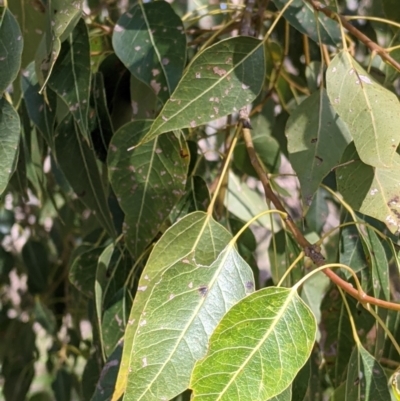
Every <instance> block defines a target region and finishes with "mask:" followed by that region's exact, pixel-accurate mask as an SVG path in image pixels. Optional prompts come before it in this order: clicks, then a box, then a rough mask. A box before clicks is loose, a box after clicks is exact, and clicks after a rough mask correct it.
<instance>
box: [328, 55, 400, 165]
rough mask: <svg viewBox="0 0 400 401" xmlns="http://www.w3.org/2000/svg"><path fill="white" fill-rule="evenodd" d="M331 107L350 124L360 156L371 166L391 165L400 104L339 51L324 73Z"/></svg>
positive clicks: (397, 138)
mask: <svg viewBox="0 0 400 401" xmlns="http://www.w3.org/2000/svg"><path fill="white" fill-rule="evenodd" d="M326 82H327V87H328V96H329V99H330V101H331V104H332V106H333V108H334V109H335V110H336V112H337V113H338V114H339V116H340V117H341V119H342V120H343V121H344V122H345V123H346V124H347V126H348V127H349V130H350V133H351V135H352V137H353V139H354V143H355V145H356V148H357V151H358V154H359V157H360V158H361V160H362V161H363V162H364V163H365V164H369V165H371V166H373V167H381V168H382V167H386V168H387V167H391V166H392V164H393V162H394V158H395V153H396V149H397V147H398V146H399V143H400V134H399V126H400V105H399V101H398V99H397V97H396V95H395V94H394V93H392V92H390V91H389V90H387V89H385V88H384V87H383V86H381V85H380V84H378V83H377V82H376V81H375V80H374V79H373V78H372V77H371V76H370V75H369V74H368V73H367V72H366V71H365V70H364V69H363V68H362V67H361V66H360V65H359V64H358V63H357V62H356V61H355V60H354V59H353V58H352V57H351V55H350V54H349V53H348V52H346V51H342V52H340V53H339V54H338V55H337V56H336V57H335V58H334V59H333V60H332V62H331V64H330V65H329V68H328V70H327V73H326Z"/></svg>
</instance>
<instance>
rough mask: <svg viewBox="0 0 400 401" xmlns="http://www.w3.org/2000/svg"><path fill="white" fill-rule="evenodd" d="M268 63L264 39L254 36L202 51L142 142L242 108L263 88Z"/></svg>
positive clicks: (219, 44) (220, 43)
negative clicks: (266, 61) (261, 40)
mask: <svg viewBox="0 0 400 401" xmlns="http://www.w3.org/2000/svg"><path fill="white" fill-rule="evenodd" d="M264 64H265V59H264V48H263V46H262V42H260V41H259V40H257V39H254V38H250V37H240V36H239V37H234V38H229V39H226V40H222V41H221V42H218V43H217V44H215V45H213V46H211V47H209V48H207V49H205V50H204V51H202V52H200V53H199V54H198V55H197V56H196V58H195V59H194V60H193V61H192V63H191V64H190V65H189V67H188V68H187V69H186V72H185V74H184V76H183V77H182V79H181V81H180V82H179V84H178V86H177V88H176V90H175V91H174V93H173V94H172V95H171V97H170V99H169V100H168V102H167V103H166V104H165V106H164V108H163V109H162V110H161V112H160V115H159V116H158V117H157V118H156V120H155V121H154V123H153V125H152V127H151V129H150V132H149V133H148V134H147V135H145V137H144V138H143V139H142V142H147V141H149V140H151V139H152V138H154V137H156V136H157V135H160V134H162V133H164V132H167V131H171V130H175V129H178V128H186V127H192V128H193V127H197V126H198V125H201V124H204V123H207V122H209V121H210V120H215V119H217V118H220V117H223V116H226V115H227V114H230V113H234V112H238V111H239V110H240V108H241V107H243V106H245V105H247V104H249V103H251V102H252V101H253V100H254V99H255V98H256V97H257V95H258V93H259V92H260V90H261V87H262V84H263V82H264V74H265V66H264Z"/></svg>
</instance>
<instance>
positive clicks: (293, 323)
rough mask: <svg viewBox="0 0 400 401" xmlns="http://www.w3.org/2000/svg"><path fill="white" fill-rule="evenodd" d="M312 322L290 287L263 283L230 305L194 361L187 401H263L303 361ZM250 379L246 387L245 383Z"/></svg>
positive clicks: (312, 337)
mask: <svg viewBox="0 0 400 401" xmlns="http://www.w3.org/2000/svg"><path fill="white" fill-rule="evenodd" d="M316 331H317V326H316V322H315V318H314V316H313V314H312V313H311V311H310V310H309V308H308V307H307V306H306V305H305V304H304V302H303V301H302V300H301V298H300V297H299V296H298V294H297V292H296V290H293V289H287V288H277V287H268V288H265V289H263V290H260V291H257V292H256V293H254V294H252V295H249V296H248V297H246V298H245V299H243V300H242V301H240V302H238V303H237V304H236V305H234V306H233V307H232V308H231V309H230V310H229V311H228V313H227V314H226V315H225V316H224V317H223V319H222V320H221V322H220V323H219V324H218V326H217V328H216V329H215V331H214V333H213V334H212V336H211V338H210V344H209V348H208V353H207V355H206V357H205V358H204V359H202V360H200V361H199V362H197V363H196V366H195V368H194V370H193V374H192V378H191V383H190V388H191V389H192V390H193V395H194V396H193V401H197V400H199V399H202V400H210V401H211V400H221V401H224V400H230V401H235V400H246V401H247V400H253V401H257V400H259V401H263V400H268V399H270V398H271V397H274V396H276V395H278V394H279V393H281V392H282V391H283V390H284V389H285V388H286V387H288V386H289V384H290V383H291V382H292V381H293V380H294V378H295V377H296V375H297V373H298V372H299V370H300V369H301V367H302V366H303V365H304V364H305V363H306V361H307V359H308V357H309V356H310V354H311V350H312V348H313V346H314V340H315V335H316ZM249 383H252V385H249Z"/></svg>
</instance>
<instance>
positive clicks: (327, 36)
mask: <svg viewBox="0 0 400 401" xmlns="http://www.w3.org/2000/svg"><path fill="white" fill-rule="evenodd" d="M272 1H273V2H274V4H275V5H276V7H277V8H278V9H279V10H282V8H283V7H284V6H285V5H286V0H272ZM283 16H284V17H285V18H286V19H287V20H288V22H289V23H290V24H291V25H293V26H294V27H295V28H296V29H297V30H299V31H300V32H301V33H304V34H305V35H307V36H309V37H310V38H311V39H312V40H314V41H315V42H317V43H319V38H318V31H319V32H320V35H321V41H322V43H325V44H327V45H332V46H337V45H338V44H339V43H341V40H342V39H341V38H342V35H341V34H340V28H339V26H338V23H337V21H333V20H332V19H330V18H328V17H327V16H326V15H324V14H323V13H318V12H317V18H316V17H315V13H314V8H313V6H312V5H311V4H310V3H309V2H308V1H304V0H294V1H293V2H292V4H291V5H290V6H289V8H288V9H287V10H286V11H285V12H284V14H283Z"/></svg>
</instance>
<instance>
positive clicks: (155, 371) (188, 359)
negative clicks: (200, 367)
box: [113, 212, 254, 401]
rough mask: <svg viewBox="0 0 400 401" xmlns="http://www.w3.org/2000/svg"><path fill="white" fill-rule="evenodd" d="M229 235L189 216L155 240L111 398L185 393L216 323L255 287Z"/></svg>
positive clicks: (203, 217)
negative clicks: (191, 374) (172, 317)
mask: <svg viewBox="0 0 400 401" xmlns="http://www.w3.org/2000/svg"><path fill="white" fill-rule="evenodd" d="M230 238H231V236H230V234H229V233H228V232H227V231H226V230H225V229H224V228H223V227H222V226H221V225H220V224H218V223H217V222H215V221H214V220H213V219H212V218H211V217H210V216H209V215H207V214H206V213H203V212H195V213H192V214H189V215H187V216H185V217H183V218H182V219H181V220H180V221H179V222H177V223H176V224H174V225H173V226H172V227H171V228H170V229H169V230H167V231H166V232H165V234H164V235H163V236H162V237H161V239H160V240H159V241H158V242H157V244H156V246H155V248H154V250H153V252H152V253H151V255H150V258H149V260H148V262H147V265H146V267H145V269H144V271H143V273H142V276H141V278H140V282H139V285H138V292H137V295H136V298H135V300H134V303H133V307H132V310H131V314H130V317H129V324H128V328H127V331H126V334H125V341H124V353H123V359H122V365H121V370H120V372H119V377H118V381H117V385H116V391H115V393H114V396H113V400H117V399H118V397H119V396H120V395H121V394H122V392H124V391H125V390H126V395H125V400H129V401H132V400H153V399H155V398H156V399H166V400H168V399H171V398H172V397H174V396H175V395H178V394H180V393H181V392H182V391H184V390H185V389H186V388H187V386H188V384H189V379H190V373H191V371H192V369H193V366H194V363H195V362H196V360H198V359H200V358H202V357H203V356H204V354H205V353H206V350H207V344H208V338H209V336H210V335H211V333H212V331H213V330H214V328H215V326H216V325H217V323H218V321H219V320H220V319H221V317H222V316H223V315H224V314H225V313H226V311H227V310H228V309H229V308H230V307H231V306H232V305H233V304H234V303H236V302H237V301H239V300H240V299H241V298H243V297H244V296H245V295H246V294H248V293H249V292H252V291H253V290H254V277H253V273H252V271H251V269H250V267H249V266H248V265H247V264H246V263H245V262H244V260H243V259H242V258H241V257H240V256H239V254H238V253H237V252H236V250H235V248H234V247H233V246H232V245H228V246H226V245H227V244H228V241H229V240H230ZM171 315H173V316H174V319H171ZM139 378H140V379H139Z"/></svg>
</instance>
